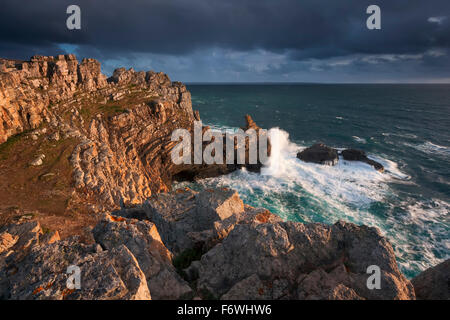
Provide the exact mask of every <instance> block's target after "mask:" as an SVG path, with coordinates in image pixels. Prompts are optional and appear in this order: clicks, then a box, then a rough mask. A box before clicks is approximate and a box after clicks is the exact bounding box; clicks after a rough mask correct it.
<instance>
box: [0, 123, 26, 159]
mask: <svg viewBox="0 0 450 320" xmlns="http://www.w3.org/2000/svg"><path fill="white" fill-rule="evenodd" d="M29 132H30V131H29V130H27V131H24V132H21V133H18V134H15V135H13V136H11V137H9V138H8V140H6V141H5V142H4V143H2V144H0V159H1V160H5V159H6V158H7V157H8V153H9V151H11V148H12V147H13V146H14V145H15V144H16V143H17V142H19V141H20V140H21V139H22V138H23V137H24V136H26V135H27V134H28V133H29Z"/></svg>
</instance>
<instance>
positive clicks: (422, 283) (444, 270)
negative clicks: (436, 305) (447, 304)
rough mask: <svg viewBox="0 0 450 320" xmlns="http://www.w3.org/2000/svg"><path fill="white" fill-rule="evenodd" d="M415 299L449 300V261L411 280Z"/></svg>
mask: <svg viewBox="0 0 450 320" xmlns="http://www.w3.org/2000/svg"><path fill="white" fill-rule="evenodd" d="M411 282H412V284H413V286H414V290H415V291H416V296H417V299H422V300H449V299H450V259H447V260H445V261H444V262H442V263H440V264H438V265H437V266H435V267H432V268H429V269H427V270H425V271H423V272H422V273H420V274H419V275H418V276H417V277H415V278H414V279H412V281H411Z"/></svg>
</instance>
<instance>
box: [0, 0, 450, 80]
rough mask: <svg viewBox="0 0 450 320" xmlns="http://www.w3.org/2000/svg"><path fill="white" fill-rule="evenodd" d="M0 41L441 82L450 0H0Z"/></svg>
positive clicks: (199, 73) (218, 68)
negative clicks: (74, 25) (377, 18)
mask: <svg viewBox="0 0 450 320" xmlns="http://www.w3.org/2000/svg"><path fill="white" fill-rule="evenodd" d="M70 4H77V5H79V6H80V8H81V30H68V29H67V27H66V19H67V17H68V15H67V14H66V9H67V6H68V5H70ZM371 4H376V5H378V6H379V7H380V8H381V27H382V29H381V30H368V29H367V27H366V19H367V17H368V15H367V14H366V9H367V7H368V6H369V5H371ZM0 39H1V40H0V56H1V57H6V58H18V59H28V58H29V57H30V56H32V55H36V54H39V55H56V54H61V53H75V54H76V55H77V57H78V58H79V59H81V58H83V57H93V58H96V59H99V60H100V61H101V62H102V65H103V71H104V72H105V73H107V74H111V72H112V71H113V70H114V68H116V67H121V66H124V67H127V68H129V67H133V68H135V69H137V70H150V69H151V70H155V71H163V72H165V73H167V74H169V76H170V77H171V79H172V80H179V81H185V82H446V83H450V0H427V1H425V0H147V1H144V0H108V1H100V0H84V1H77V0H71V1H66V0H39V1H37V0H2V2H1V8H0Z"/></svg>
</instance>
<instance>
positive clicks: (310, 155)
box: [297, 143, 339, 166]
mask: <svg viewBox="0 0 450 320" xmlns="http://www.w3.org/2000/svg"><path fill="white" fill-rule="evenodd" d="M297 158H299V159H300V160H302V161H305V162H313V163H318V164H325V165H329V166H334V165H336V164H337V163H338V161H339V157H338V152H337V150H336V149H333V148H330V147H328V146H326V145H324V144H323V143H317V144H315V145H313V146H311V147H309V148H306V149H305V150H303V151H301V152H299V153H298V154H297Z"/></svg>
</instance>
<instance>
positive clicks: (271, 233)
mask: <svg viewBox="0 0 450 320" xmlns="http://www.w3.org/2000/svg"><path fill="white" fill-rule="evenodd" d="M114 214H115V215H109V214H107V215H104V216H103V218H102V220H101V221H100V222H99V223H98V224H97V226H96V227H95V228H94V229H93V236H94V240H95V243H93V244H90V245H86V244H82V243H80V242H79V241H78V239H77V238H70V239H66V240H62V241H61V240H58V239H53V240H52V241H49V240H48V238H44V237H43V234H42V230H41V228H40V226H39V224H38V223H37V222H35V221H31V222H26V223H22V224H12V225H9V226H6V227H4V228H2V229H1V232H0V239H1V243H0V244H1V248H2V252H1V253H0V296H1V297H2V298H4V299H150V297H151V298H153V299H180V298H197V299H198V298H208V299H209V298H221V299H414V290H413V288H412V285H411V283H410V282H409V281H408V280H407V279H405V278H404V276H403V275H402V274H401V273H400V272H399V270H398V268H397V264H396V261H395V257H394V253H393V250H392V247H391V246H390V244H389V242H388V241H387V240H386V239H385V238H384V237H382V236H381V235H380V233H379V231H378V230H377V229H375V228H369V227H365V226H356V225H354V224H350V223H344V222H338V223H336V224H335V225H333V226H329V225H324V224H320V223H311V224H302V223H297V222H282V221H281V219H280V218H278V217H276V216H275V215H273V214H272V213H270V212H268V211H267V210H264V209H257V208H252V207H250V206H246V205H244V204H243V203H242V200H241V199H239V197H238V196H237V194H236V193H235V192H234V191H232V190H225V189H211V190H207V191H202V192H194V191H191V190H188V189H181V190H179V191H173V192H170V193H168V194H160V195H155V196H153V197H152V198H151V199H150V200H149V202H148V203H146V204H144V205H142V206H138V207H135V208H129V209H122V210H120V211H117V212H115V213H114ZM194 218H196V220H194ZM199 244H201V247H200V246H199ZM186 251H188V252H189V255H186V254H185V253H186ZM194 251H197V252H196V253H195V254H194ZM180 258H183V259H184V260H183V261H181V262H182V263H181V262H180ZM172 264H174V265H176V266H177V271H175V268H174V266H173V265H172ZM370 265H376V266H378V267H379V268H380V271H381V272H380V279H381V282H380V285H381V288H380V289H369V288H368V286H367V281H368V278H369V276H370V275H371V274H368V273H367V267H368V266H370ZM69 266H77V267H79V268H80V273H81V275H82V278H81V279H82V280H81V283H80V285H81V288H80V289H76V288H75V289H73V288H68V287H67V280H68V278H69V276H70V273H68V272H67V268H68V267H69ZM181 267H183V268H184V270H183V269H180V268H181ZM177 272H178V273H179V274H178V273H177ZM180 275H182V276H183V277H184V278H185V280H187V281H189V284H188V282H186V281H185V280H183V279H182V278H181V276H180Z"/></svg>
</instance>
